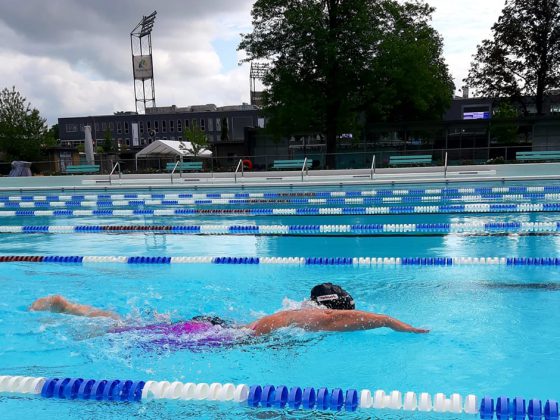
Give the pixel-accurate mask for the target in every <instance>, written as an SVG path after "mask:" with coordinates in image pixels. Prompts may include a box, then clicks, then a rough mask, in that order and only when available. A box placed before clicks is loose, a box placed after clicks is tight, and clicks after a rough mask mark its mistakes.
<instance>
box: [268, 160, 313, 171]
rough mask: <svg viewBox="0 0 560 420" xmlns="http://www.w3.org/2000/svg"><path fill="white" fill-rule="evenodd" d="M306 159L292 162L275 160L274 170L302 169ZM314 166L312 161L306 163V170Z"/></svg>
mask: <svg viewBox="0 0 560 420" xmlns="http://www.w3.org/2000/svg"><path fill="white" fill-rule="evenodd" d="M304 162H305V159H292V160H275V161H274V164H273V165H272V169H301V168H303V163H304ZM312 165H313V161H312V160H308V161H307V162H306V163H305V169H309V168H311V166H312Z"/></svg>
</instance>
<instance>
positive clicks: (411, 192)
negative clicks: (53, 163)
mask: <svg viewBox="0 0 560 420" xmlns="http://www.w3.org/2000/svg"><path fill="white" fill-rule="evenodd" d="M559 193H560V186H556V185H547V186H511V187H465V188H398V189H390V188H382V189H377V190H361V191H301V192H299V191H280V192H252V193H249V192H247V193H245V192H244V193H223V192H222V193H220V192H217V193H181V194H176V193H151V194H141V193H140V194H137V193H126V194H49V195H6V196H0V202H11V201H85V200H95V201H98V200H180V199H190V198H194V199H205V198H238V199H244V198H271V199H274V198H284V197H319V198H329V197H337V198H340V197H376V196H381V197H390V196H395V197H399V196H421V195H442V196H446V197H457V196H461V195H472V194H476V195H492V194H495V195H504V194H514V195H519V194H536V195H535V196H528V197H526V198H541V195H542V194H559Z"/></svg>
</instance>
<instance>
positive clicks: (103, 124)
mask: <svg viewBox="0 0 560 420" xmlns="http://www.w3.org/2000/svg"><path fill="white" fill-rule="evenodd" d="M101 129H102V130H103V131H105V130H107V123H101Z"/></svg>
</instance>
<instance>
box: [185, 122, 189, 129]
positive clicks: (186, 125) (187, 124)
mask: <svg viewBox="0 0 560 420" xmlns="http://www.w3.org/2000/svg"><path fill="white" fill-rule="evenodd" d="M185 128H189V120H185Z"/></svg>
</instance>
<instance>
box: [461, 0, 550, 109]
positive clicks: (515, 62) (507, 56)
mask: <svg viewBox="0 0 560 420" xmlns="http://www.w3.org/2000/svg"><path fill="white" fill-rule="evenodd" d="M492 33H493V36H492V39H486V40H484V41H482V43H481V44H480V45H479V46H478V49H477V52H476V54H475V55H474V57H473V62H472V64H471V69H470V71H469V75H468V77H467V78H466V79H465V82H466V83H467V84H469V85H470V86H471V87H474V88H475V89H476V92H477V93H478V94H480V95H483V96H490V97H506V98H510V99H511V100H514V101H516V102H518V103H520V104H521V105H523V106H524V107H526V105H527V104H526V103H525V101H524V96H525V95H530V96H534V97H535V105H536V108H537V113H538V114H542V113H543V100H544V96H545V95H546V94H547V92H549V91H550V90H551V89H553V88H558V86H559V85H560V1H559V0H531V1H527V0H507V1H506V5H505V7H504V9H503V10H502V14H501V16H500V17H499V19H498V21H497V22H496V23H495V24H494V25H493V26H492ZM525 111H526V108H525Z"/></svg>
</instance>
